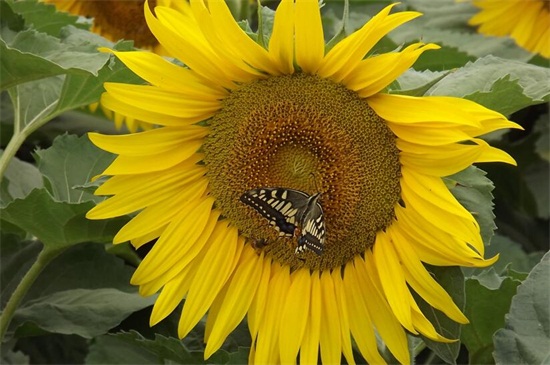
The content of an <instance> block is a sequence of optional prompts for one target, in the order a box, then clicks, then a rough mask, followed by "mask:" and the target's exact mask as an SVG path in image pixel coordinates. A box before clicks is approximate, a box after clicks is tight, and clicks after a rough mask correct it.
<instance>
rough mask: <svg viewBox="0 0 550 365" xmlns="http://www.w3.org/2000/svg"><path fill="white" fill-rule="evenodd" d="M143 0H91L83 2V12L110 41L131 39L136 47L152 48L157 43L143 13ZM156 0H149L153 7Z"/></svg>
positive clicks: (150, 5)
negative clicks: (92, 19) (91, 18)
mask: <svg viewBox="0 0 550 365" xmlns="http://www.w3.org/2000/svg"><path fill="white" fill-rule="evenodd" d="M144 3H145V1H144V0H126V1H120V0H101V1H97V0H93V1H86V2H85V3H84V6H85V7H84V8H83V12H85V13H86V14H83V15H85V16H89V17H93V18H94V26H95V27H96V28H100V30H101V32H102V34H104V35H105V36H107V37H108V38H109V39H111V40H112V41H118V40H119V39H132V40H134V42H135V46H136V47H140V48H152V47H153V46H155V45H156V44H158V42H157V40H156V39H155V37H154V36H153V34H152V33H151V31H149V28H148V27H147V23H146V22H145V15H144V14H143V4H144ZM156 4H157V0H149V7H150V8H151V9H154V8H155V6H156Z"/></svg>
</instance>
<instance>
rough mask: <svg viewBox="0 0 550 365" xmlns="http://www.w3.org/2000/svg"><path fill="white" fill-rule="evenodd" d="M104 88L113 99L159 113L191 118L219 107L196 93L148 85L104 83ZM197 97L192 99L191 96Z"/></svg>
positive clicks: (214, 110) (218, 103)
mask: <svg viewBox="0 0 550 365" xmlns="http://www.w3.org/2000/svg"><path fill="white" fill-rule="evenodd" d="M104 86H105V90H107V92H108V93H109V94H110V95H111V96H113V97H114V98H115V99H117V100H119V101H121V102H123V103H126V104H130V105H137V106H139V107H140V108H142V109H146V110H150V111H152V112H157V113H160V114H166V115H172V116H183V117H186V118H192V117H193V116H194V115H204V114H206V113H214V112H216V111H217V110H219V109H220V108H221V105H220V102H219V101H218V100H216V99H211V100H207V99H199V98H198V97H197V96H196V95H193V94H191V95H186V94H183V93H178V94H176V93H174V92H173V91H168V90H163V89H160V88H158V87H154V86H149V85H130V84H117V83H105V84H104ZM194 96H195V97H197V99H193V97H194Z"/></svg>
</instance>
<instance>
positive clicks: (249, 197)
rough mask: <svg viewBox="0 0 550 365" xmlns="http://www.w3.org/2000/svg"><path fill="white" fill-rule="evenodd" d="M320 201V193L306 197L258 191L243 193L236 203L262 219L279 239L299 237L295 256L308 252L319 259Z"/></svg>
mask: <svg viewBox="0 0 550 365" xmlns="http://www.w3.org/2000/svg"><path fill="white" fill-rule="evenodd" d="M320 197H321V194H320V193H317V194H313V195H309V194H307V193H304V192H303V191H300V190H295V189H284V188H259V189H252V190H249V191H247V192H246V193H244V194H243V195H241V198H240V199H241V201H242V202H243V203H245V204H247V205H249V206H251V207H252V208H254V209H255V210H256V211H257V212H258V213H260V214H261V215H262V216H263V217H264V218H266V219H267V220H268V221H269V223H270V224H271V225H272V226H273V227H274V228H275V229H276V230H277V231H278V232H279V235H280V236H286V237H294V236H299V237H298V246H297V247H296V250H295V252H296V253H297V254H300V253H302V252H304V251H306V250H307V249H309V250H311V251H313V252H315V253H316V254H317V255H321V254H322V253H323V247H324V242H325V223H324V217H323V209H322V207H321V204H320V203H319V198H320Z"/></svg>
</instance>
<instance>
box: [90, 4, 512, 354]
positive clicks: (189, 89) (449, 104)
mask: <svg viewBox="0 0 550 365" xmlns="http://www.w3.org/2000/svg"><path fill="white" fill-rule="evenodd" d="M393 6H394V5H390V6H388V7H386V8H385V9H383V10H382V11H381V12H380V13H379V14H377V15H376V16H374V17H373V18H372V19H371V20H370V21H369V22H368V23H366V24H365V25H364V26H363V27H361V28H360V29H358V30H357V31H356V32H354V33H353V34H351V35H349V36H348V37H346V38H345V39H343V40H341V41H340V42H339V43H337V44H336V45H335V46H334V47H333V48H331V49H330V50H327V49H326V46H325V42H324V35H323V27H322V23H321V15H320V10H319V6H318V3H317V1H307V0H297V1H296V2H294V1H292V0H283V1H282V2H281V3H280V4H279V6H278V8H277V10H276V13H275V18H274V24H273V30H272V33H271V37H270V39H269V41H268V45H267V47H264V46H262V45H260V44H259V43H257V42H256V41H255V40H253V39H252V38H251V37H250V36H249V35H247V34H246V33H245V32H244V31H243V30H242V29H241V28H240V27H239V25H238V24H237V23H236V22H235V20H234V19H233V18H232V16H231V14H230V12H229V10H228V8H227V6H226V4H225V2H223V1H208V4H207V5H206V4H205V2H204V1H202V0H197V1H191V4H184V6H183V7H182V9H181V11H176V10H174V9H170V8H167V7H156V8H155V15H153V13H152V12H151V11H150V9H149V7H148V6H145V15H146V20H147V23H148V25H149V28H150V29H151V31H152V33H153V34H154V35H155V37H156V38H157V39H158V40H159V42H160V43H161V44H162V45H163V46H164V47H165V48H166V50H167V51H168V52H170V53H171V54H172V55H173V56H174V57H175V58H177V59H179V60H180V61H181V62H183V63H184V64H185V65H186V67H182V66H179V65H176V64H173V63H170V62H168V61H167V60H165V59H163V58H161V57H159V56H157V55H155V54H152V53H147V52H113V53H114V54H115V56H116V57H118V58H119V59H120V60H121V61H122V62H124V63H125V64H126V65H127V66H128V67H129V68H130V69H132V70H133V71H134V72H136V73H137V74H138V75H140V76H141V77H142V78H143V79H144V80H147V81H148V82H149V85H127V84H119V83H108V84H106V85H105V88H106V90H107V92H106V93H105V94H104V95H103V98H102V101H103V102H104V103H105V104H106V105H107V106H108V107H109V108H111V109H113V110H115V111H116V112H120V113H123V114H125V115H129V116H132V117H135V118H138V119H141V120H146V121H149V122H150V123H154V124H159V125H161V126H162V127H160V128H157V129H153V130H150V131H145V132H141V133H136V134H131V135H121V136H106V135H101V134H97V133H91V134H90V138H91V140H92V141H93V142H94V143H95V144H96V145H97V146H99V147H100V148H102V149H104V150H106V151H110V152H112V153H114V154H117V155H118V156H117V157H116V159H115V160H114V161H113V163H112V164H111V165H110V166H109V167H108V168H107V169H106V170H105V171H104V173H103V174H104V175H107V176H110V178H109V179H108V181H106V182H105V183H104V184H103V185H102V186H101V187H99V188H98V189H97V191H96V194H98V195H111V197H110V198H108V199H107V200H105V201H103V202H102V203H100V204H98V205H97V206H96V207H95V208H93V209H92V210H91V211H89V213H88V218H90V219H105V218H111V217H116V216H121V215H125V214H129V213H133V212H138V213H137V215H136V216H135V217H134V218H133V219H132V220H131V221H130V222H129V223H128V224H127V225H126V226H124V227H123V228H122V229H121V230H120V231H119V232H118V234H117V235H116V237H115V238H114V242H115V243H120V242H125V241H131V242H132V244H133V245H134V246H135V247H140V246H142V245H144V244H145V243H147V242H150V241H152V240H155V239H156V242H155V244H154V246H153V247H152V249H151V250H150V252H149V253H148V254H147V256H146V257H145V258H144V260H143V261H142V262H141V264H140V265H139V267H138V268H137V270H136V272H135V274H134V275H133V277H132V283H133V284H135V285H139V287H140V293H141V294H142V295H152V294H154V293H156V292H158V291H159V290H160V295H159V297H158V299H157V301H156V303H155V305H154V307H153V312H152V315H151V319H150V323H151V325H154V324H156V323H158V322H159V321H161V320H162V319H164V318H165V317H166V316H167V315H168V314H170V313H171V312H172V311H173V310H174V309H175V308H176V307H177V306H178V304H179V303H180V302H182V300H183V299H184V298H185V304H184V305H183V309H182V313H181V317H180V322H179V326H178V334H179V336H180V337H182V338H183V337H185V336H186V335H187V334H188V333H189V332H190V331H191V330H192V329H193V327H194V326H195V325H196V324H197V323H198V322H199V321H200V320H201V318H203V316H205V314H206V313H207V312H208V316H207V321H206V331H205V342H206V349H205V358H208V357H209V356H211V355H212V354H213V353H214V352H215V351H216V350H218V349H219V348H220V346H221V345H222V344H223V342H224V340H225V339H226V337H227V336H228V334H229V333H231V331H232V330H233V329H234V328H235V327H236V326H237V325H238V324H239V323H240V322H241V321H242V320H243V319H244V317H245V316H247V319H248V326H249V329H250V334H251V338H252V347H251V351H250V361H251V362H254V363H278V362H283V363H292V362H295V361H296V359H297V358H298V357H299V359H300V362H301V363H317V361H318V350H319V349H320V356H321V361H322V362H323V363H339V362H340V358H341V355H342V354H343V355H344V356H345V358H346V359H347V361H348V362H349V363H354V359H353V354H352V338H353V340H354V342H355V344H356V346H357V348H358V349H359V351H360V353H361V354H362V355H363V356H364V358H365V359H366V360H367V361H368V362H369V363H383V362H384V360H383V358H382V357H381V355H380V353H379V352H378V350H377V336H379V337H380V338H382V339H383V340H384V342H385V343H386V346H387V348H388V349H389V350H390V351H391V353H392V354H393V355H394V356H395V358H396V359H398V360H399V361H400V362H401V363H408V362H409V361H410V360H409V352H408V348H407V337H406V333H407V332H408V333H412V334H422V335H424V336H426V337H427V338H430V339H432V340H435V341H443V342H448V341H452V340H453V339H448V338H445V337H443V336H442V335H440V334H438V333H437V332H436V330H435V328H434V326H433V325H432V324H431V323H430V322H429V321H428V320H427V318H426V317H425V316H424V314H423V313H422V312H421V310H420V309H419V306H418V304H417V303H416V301H415V299H414V297H413V292H414V293H416V294H417V295H419V296H421V297H422V298H424V300H425V301H426V302H428V303H429V304H430V305H431V306H433V307H434V308H436V309H438V310H440V311H442V312H443V313H445V314H446V315H447V316H448V317H450V318H451V319H453V320H455V321H457V322H459V323H467V319H466V318H465V316H464V315H463V314H462V312H461V311H460V309H459V308H458V307H457V306H456V305H455V304H454V303H453V301H452V299H451V297H450V296H449V295H448V294H447V293H446V292H445V290H444V289H443V288H442V287H441V286H440V285H439V284H438V283H437V282H436V281H435V280H434V279H433V278H432V276H431V275H430V273H429V272H428V271H427V270H426V268H425V267H424V265H423V264H424V263H427V264H430V265H439V266H446V265H452V266H455V265H463V266H470V267H484V266H487V265H490V264H492V263H493V262H494V261H496V257H494V258H491V259H488V260H486V259H484V257H483V255H484V247H483V242H482V240H481V237H480V229H479V226H478V224H477V223H476V220H475V219H474V218H473V216H472V214H471V213H470V212H468V211H467V210H466V209H464V208H463V207H462V206H461V205H460V204H459V203H458V201H457V200H456V199H455V198H454V197H453V195H452V194H451V193H450V191H449V190H448V189H447V187H446V185H445V183H444V182H443V180H442V177H445V176H448V175H451V174H454V173H456V172H458V171H461V170H463V169H464V168H466V167H468V166H469V165H471V164H472V163H475V162H490V161H500V162H505V163H509V164H515V162H514V160H513V159H512V158H511V157H510V156H509V155H508V154H506V153H505V152H503V151H501V150H498V149H496V148H493V147H491V146H489V145H488V144H487V143H486V142H484V141H483V140H482V139H479V138H477V136H480V135H483V134H485V133H488V132H491V131H494V130H497V129H501V128H515V127H519V126H517V125H516V124H515V123H512V122H510V121H508V120H507V119H506V118H505V117H504V116H502V115H501V114H499V113H497V112H494V111H491V110H488V109H486V108H484V107H482V106H480V105H478V104H476V103H474V102H471V101H468V100H463V99H458V98H453V97H437V96H433V97H409V96H401V95H390V94H387V93H384V92H383V91H384V89H385V88H386V87H387V86H388V85H389V84H390V83H392V82H393V81H394V80H395V79H396V78H397V77H398V76H399V75H400V74H401V73H403V72H404V71H405V70H407V69H408V68H409V67H411V66H412V65H413V64H414V62H415V61H416V59H417V58H418V57H419V56H420V55H421V54H422V53H423V52H425V51H428V50H434V49H437V48H439V47H438V46H437V45H434V44H422V43H416V44H412V45H410V46H408V47H406V48H404V49H402V50H400V51H397V52H394V53H387V54H377V55H370V56H368V57H366V58H365V55H367V54H369V51H371V50H372V48H373V46H374V45H375V44H376V43H377V42H378V41H379V40H380V39H381V38H382V37H383V36H384V35H386V34H387V33H388V32H390V31H391V30H392V29H394V28H396V27H398V26H399V25H401V24H403V23H405V22H408V21H410V20H412V19H414V18H416V17H418V16H419V15H421V14H420V13H417V12H401V13H395V14H390V12H391V10H392V8H393ZM298 20H299V21H298ZM254 192H255V193H254ZM247 194H248V195H247ZM243 196H249V197H253V198H254V199H255V200H254V201H255V202H256V207H254V206H252V205H249V204H245V203H244V202H243V201H244V200H242V199H243ZM291 196H293V197H294V198H292V199H294V201H293V200H292V199H291ZM298 198H299V199H301V200H302V201H298ZM284 199H287V200H284ZM306 200H307V206H306V207H305V208H304V206H303V204H304V203H305V201H306ZM298 205H300V206H301V207H298V208H296V206H298ZM297 211H300V214H298V213H297ZM266 212H268V213H270V214H271V215H272V216H274V217H275V218H277V217H278V219H275V218H273V219H266V218H269V214H266ZM262 213H263V215H262ZM297 215H301V216H302V217H305V218H302V219H301V222H300V220H299V219H298V218H296V217H297ZM281 217H283V218H284V219H281ZM293 222H294V223H296V224H292V223H293ZM289 225H290V228H291V229H288V228H289ZM278 230H279V231H281V232H283V233H285V232H286V233H287V234H284V235H283V236H282V237H281V236H280V234H279V232H278ZM304 242H314V243H317V244H322V245H321V248H322V251H321V252H319V251H315V250H313V249H308V248H306V249H304V250H303V252H298V253H296V247H297V246H299V245H302V244H303V243H304Z"/></svg>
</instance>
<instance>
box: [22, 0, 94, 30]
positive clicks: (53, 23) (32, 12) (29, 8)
mask: <svg viewBox="0 0 550 365" xmlns="http://www.w3.org/2000/svg"><path fill="white" fill-rule="evenodd" d="M11 6H12V8H13V10H14V11H15V12H16V13H17V14H20V15H21V16H22V17H23V18H24V19H25V24H26V26H27V27H33V28H34V29H35V30H37V31H38V32H42V33H46V34H49V35H52V36H54V37H57V36H59V33H60V32H61V29H62V28H63V27H65V26H67V25H72V26H75V27H79V28H82V29H88V28H89V24H83V23H78V20H79V17H78V16H74V15H71V14H69V13H65V12H58V11H57V10H56V8H55V6H54V5H52V4H46V3H43V2H39V1H34V0H25V1H15V2H13V3H12V4H11Z"/></svg>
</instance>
